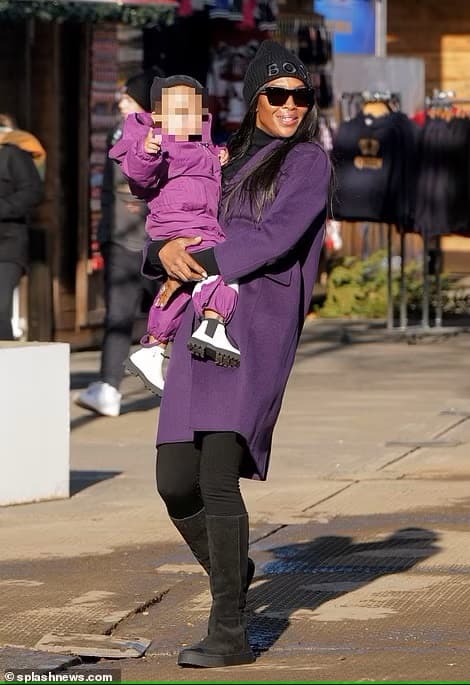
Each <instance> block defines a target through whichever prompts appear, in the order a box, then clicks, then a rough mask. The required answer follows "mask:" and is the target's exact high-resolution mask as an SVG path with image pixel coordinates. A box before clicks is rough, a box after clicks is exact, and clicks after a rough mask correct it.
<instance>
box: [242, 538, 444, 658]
mask: <svg viewBox="0 0 470 685" xmlns="http://www.w3.org/2000/svg"><path fill="white" fill-rule="evenodd" d="M438 539H439V538H438V535H437V534H436V533H435V532H434V531H432V530H427V529H425V528H404V529H400V530H398V531H396V532H395V533H393V534H392V535H389V536H388V537H387V538H386V539H384V540H381V541H379V542H369V543H363V542H361V543H354V541H353V538H351V537H348V536H344V537H343V536H325V537H319V538H316V539H315V540H312V541H311V542H302V543H296V544H292V545H284V546H282V547H275V548H272V549H269V550H267V551H268V552H270V553H272V554H273V555H274V559H273V560H272V561H269V562H268V563H266V564H264V566H263V575H262V576H261V577H259V578H257V580H262V581H263V582H262V583H260V584H259V585H255V587H253V588H252V589H251V590H250V592H249V594H248V610H249V613H250V615H251V618H250V620H249V625H248V632H249V639H250V644H251V645H252V647H253V649H254V650H255V651H256V652H258V653H261V652H265V651H267V650H269V649H270V648H271V647H272V646H273V645H274V644H275V643H276V641H277V640H278V639H279V638H280V637H281V635H282V634H283V633H284V632H285V631H286V630H287V628H288V627H289V626H290V625H291V617H292V614H293V613H294V612H296V611H299V610H304V611H311V612H313V611H315V609H318V607H320V606H321V605H322V604H324V603H325V602H330V601H331V600H333V599H336V598H338V597H341V596H342V595H345V594H347V593H348V592H352V591H354V590H357V589H359V588H361V587H363V586H364V585H367V584H368V583H371V582H372V581H374V580H376V579H377V578H380V577H381V576H386V575H391V574H394V573H403V572H404V571H408V570H409V569H410V568H412V567H413V566H414V565H415V564H416V563H418V562H421V561H423V560H424V559H427V558H428V557H430V556H432V555H434V554H436V553H437V552H438V551H439V549H440V548H439V547H438V546H437V545H436V544H435V543H436V541H437V540H438Z"/></svg>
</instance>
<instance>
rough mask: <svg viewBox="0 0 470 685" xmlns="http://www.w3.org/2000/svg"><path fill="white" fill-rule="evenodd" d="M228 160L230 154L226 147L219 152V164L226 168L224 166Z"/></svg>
mask: <svg viewBox="0 0 470 685" xmlns="http://www.w3.org/2000/svg"><path fill="white" fill-rule="evenodd" d="M228 160H229V154H228V150H227V148H226V147H222V148H220V150H219V162H220V164H221V165H222V166H224V164H227V162H228Z"/></svg>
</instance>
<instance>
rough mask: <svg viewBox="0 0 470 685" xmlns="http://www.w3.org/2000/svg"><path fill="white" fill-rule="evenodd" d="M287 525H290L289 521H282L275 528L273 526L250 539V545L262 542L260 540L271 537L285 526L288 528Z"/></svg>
mask: <svg viewBox="0 0 470 685" xmlns="http://www.w3.org/2000/svg"><path fill="white" fill-rule="evenodd" d="M287 526H288V524H287V523H281V524H280V525H279V526H276V527H275V528H273V529H272V530H270V531H269V532H267V533H265V534H264V535H260V536H259V537H257V538H253V539H252V540H250V545H254V544H255V542H260V540H266V538H269V537H271V535H275V534H276V533H278V532H279V531H280V530H282V529H283V528H287Z"/></svg>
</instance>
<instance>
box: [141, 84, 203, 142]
mask: <svg viewBox="0 0 470 685" xmlns="http://www.w3.org/2000/svg"><path fill="white" fill-rule="evenodd" d="M157 110H158V111H157ZM203 113H205V112H203V107H202V95H201V94H200V93H197V92H196V90H195V89H194V88H191V86H172V87H171V88H164V89H163V91H162V99H161V102H160V103H156V106H155V107H154V113H153V119H154V121H155V122H156V123H157V122H158V123H160V122H161V126H162V133H165V134H167V135H171V136H174V139H175V140H180V141H185V140H186V141H187V140H188V139H189V136H194V135H198V136H200V135H201V134H202V115H203Z"/></svg>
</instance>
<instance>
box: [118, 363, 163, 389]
mask: <svg viewBox="0 0 470 685" xmlns="http://www.w3.org/2000/svg"><path fill="white" fill-rule="evenodd" d="M124 368H125V369H126V371H129V373H130V374H132V375H133V376H135V377H136V378H140V380H141V381H142V383H143V384H144V386H145V387H146V388H147V390H149V391H150V392H152V393H153V394H154V395H158V397H161V396H162V395H163V388H159V387H158V385H154V384H153V383H151V382H150V381H149V379H148V378H147V376H146V375H145V374H144V373H142V372H141V370H140V369H139V367H138V366H136V365H135V364H134V362H132V361H131V360H130V359H126V361H125V362H124Z"/></svg>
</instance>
